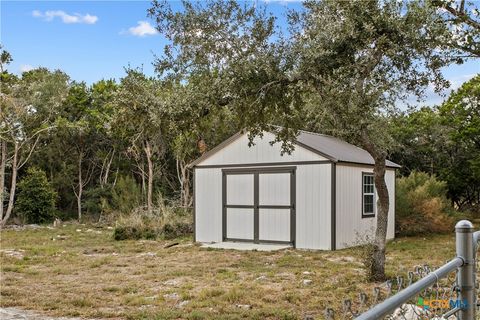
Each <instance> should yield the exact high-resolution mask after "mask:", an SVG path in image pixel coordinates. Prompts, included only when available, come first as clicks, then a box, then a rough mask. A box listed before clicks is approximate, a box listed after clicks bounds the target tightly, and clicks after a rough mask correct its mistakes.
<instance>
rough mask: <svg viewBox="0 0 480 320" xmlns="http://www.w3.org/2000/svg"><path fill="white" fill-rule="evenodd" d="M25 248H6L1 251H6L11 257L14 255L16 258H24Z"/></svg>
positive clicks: (0, 251)
mask: <svg viewBox="0 0 480 320" xmlns="http://www.w3.org/2000/svg"><path fill="white" fill-rule="evenodd" d="M24 252H25V250H20V249H19V250H17V249H4V250H0V253H4V254H5V255H7V256H9V257H13V258H16V259H23V256H24Z"/></svg>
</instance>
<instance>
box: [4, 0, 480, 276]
mask: <svg viewBox="0 0 480 320" xmlns="http://www.w3.org/2000/svg"><path fill="white" fill-rule="evenodd" d="M182 5H183V8H182V9H181V10H180V11H174V10H173V9H172V8H171V7H170V5H169V3H168V2H166V1H153V2H152V6H151V9H150V10H149V12H148V14H149V16H150V17H151V18H152V19H154V20H155V21H156V23H157V29H158V31H159V32H160V33H162V34H163V35H164V36H165V37H166V39H167V42H168V43H167V45H166V47H165V48H164V51H163V54H162V55H160V56H159V57H158V58H157V60H156V61H155V62H154V64H155V67H156V71H157V77H156V78H150V77H146V76H145V75H144V74H142V72H141V71H140V70H135V69H133V70H132V69H129V70H127V71H126V75H125V77H124V78H122V79H121V80H120V81H119V82H118V83H116V82H115V81H111V80H108V81H107V80H102V81H100V82H98V83H95V84H93V85H91V86H87V85H86V84H84V83H77V82H75V81H70V80H69V78H68V76H67V75H65V74H64V73H62V72H61V71H54V72H51V71H48V70H45V69H37V70H34V71H30V72H27V73H24V74H22V76H21V77H16V76H14V75H12V74H9V73H8V72H7V71H5V69H4V65H5V64H8V62H9V60H10V59H11V57H9V55H8V53H6V52H4V54H2V167H1V168H2V170H1V172H2V176H1V177H2V178H1V179H0V180H2V181H4V182H2V183H4V185H5V187H6V188H2V190H3V189H5V190H9V191H8V192H3V193H2V198H3V199H5V202H6V203H5V208H6V209H5V210H6V211H5V213H2V216H3V220H4V221H6V219H8V216H9V215H10V214H11V213H12V209H13V208H14V202H15V189H16V181H17V179H18V178H20V179H21V178H22V176H23V175H25V169H26V168H27V167H38V168H40V169H41V170H43V171H44V172H45V174H46V177H47V179H48V181H49V182H50V183H51V184H52V185H53V187H54V189H55V190H56V192H57V194H58V202H57V208H58V209H59V211H60V212H62V213H63V214H65V213H71V214H73V213H74V212H75V216H76V217H77V218H79V219H81V218H82V214H84V213H88V214H89V215H92V214H94V215H95V214H96V215H99V213H101V212H106V211H108V210H113V211H114V210H118V209H119V208H121V207H122V208H123V209H122V210H125V211H128V210H131V209H132V208H134V207H136V206H140V207H142V208H144V210H145V211H146V212H147V213H152V212H153V211H154V210H155V208H156V207H159V206H161V205H163V203H164V202H165V201H172V200H175V201H176V203H177V206H179V207H188V206H190V205H191V172H190V171H189V169H188V166H187V165H188V163H189V162H190V161H191V160H193V159H194V158H196V157H197V156H199V155H200V154H201V153H202V152H204V151H205V150H206V149H208V148H210V147H212V146H214V145H216V144H217V143H218V142H220V141H222V140H224V139H225V138H226V137H228V136H229V135H230V134H232V133H233V132H235V131H238V130H239V129H241V128H247V129H248V130H249V132H250V133H251V138H253V137H254V136H255V135H258V134H261V132H262V131H263V130H265V129H267V130H273V131H275V133H276V140H275V141H274V142H278V143H281V144H282V146H283V150H284V152H291V151H292V149H293V144H292V142H293V141H294V140H295V135H296V132H297V130H298V129H307V130H312V131H317V132H323V133H328V134H332V135H335V136H337V137H340V138H342V139H345V140H347V141H349V142H351V143H354V144H356V145H359V146H361V147H362V148H364V149H365V150H367V151H368V152H369V153H370V155H371V156H372V158H373V159H374V161H375V166H374V175H375V186H376V190H377V193H378V205H377V208H378V224H377V230H376V236H375V241H374V250H373V260H374V261H375V263H373V264H372V275H373V278H374V279H377V280H380V279H383V278H384V276H385V275H384V262H385V236H386V226H387V217H388V216H387V212H388V209H389V206H390V203H389V200H388V199H389V197H388V190H387V188H386V184H385V159H386V158H387V156H390V158H392V160H394V161H396V162H398V163H400V164H401V165H403V167H402V171H401V173H402V174H409V173H410V172H412V171H415V170H419V171H427V172H428V173H430V174H436V175H437V176H438V177H439V178H440V179H443V180H445V182H446V187H445V188H446V190H448V196H449V197H450V199H451V201H452V202H453V204H454V205H455V207H456V208H457V209H462V210H465V209H470V210H472V211H478V202H479V200H478V178H479V176H478V155H479V153H478V112H479V111H478V76H477V77H476V78H475V79H473V80H472V81H470V82H469V83H468V84H466V85H464V86H463V87H462V88H461V89H460V90H459V91H458V92H456V93H454V94H453V95H452V96H451V97H450V98H449V99H448V100H447V101H446V102H445V103H444V104H442V106H439V107H436V108H422V109H412V110H409V111H407V112H402V110H401V108H399V107H398V106H399V104H401V103H402V101H403V102H405V101H408V98H409V97H411V96H412V95H413V96H417V97H418V98H419V99H422V98H423V97H424V96H425V92H426V90H427V88H429V85H433V87H434V88H435V90H436V91H438V92H441V91H442V90H444V89H445V88H447V87H448V81H446V80H445V78H444V77H443V74H442V68H443V67H446V66H448V65H450V64H454V63H462V62H463V61H464V60H465V59H476V58H478V56H479V51H478V48H479V47H478V46H479V45H478V43H479V34H480V23H479V22H478V17H477V15H476V14H475V12H476V11H475V10H476V9H475V7H472V5H471V4H468V3H466V2H465V1H460V2H458V3H456V2H451V1H409V2H402V1H393V0H392V1H333V0H324V1H306V2H304V3H303V8H302V10H298V11H290V12H288V17H287V18H288V19H287V20H288V32H285V30H284V29H282V28H280V27H279V26H278V24H277V18H276V17H275V16H273V15H272V14H271V13H269V12H268V11H267V10H266V9H265V7H262V6H259V5H255V4H252V3H238V2H236V1H231V0H218V1H207V2H189V1H182ZM4 57H5V59H3V58H4ZM273 125H279V126H273ZM205 146H206V147H205ZM3 150H4V151H3ZM120 186H122V187H121V188H120ZM7 193H8V194H7ZM160 195H161V196H160ZM124 199H129V200H128V203H122V201H123V200H124ZM159 200H160V202H161V203H158V201H159ZM2 210H3V209H2Z"/></svg>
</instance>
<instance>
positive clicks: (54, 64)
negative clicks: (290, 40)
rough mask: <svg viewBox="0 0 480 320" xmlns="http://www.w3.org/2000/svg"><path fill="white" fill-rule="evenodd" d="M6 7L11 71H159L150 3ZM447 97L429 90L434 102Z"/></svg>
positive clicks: (276, 4)
mask: <svg viewBox="0 0 480 320" xmlns="http://www.w3.org/2000/svg"><path fill="white" fill-rule="evenodd" d="M266 3H267V5H268V8H269V10H270V11H271V12H273V13H274V14H275V15H277V16H279V17H281V18H280V20H281V21H282V20H283V21H284V19H283V18H282V14H283V13H284V12H285V9H286V8H295V7H299V6H301V4H300V3H298V2H296V1H292V0H279V1H272V0H270V1H267V2H266ZM173 5H174V6H176V5H178V2H173ZM0 6H1V7H0V9H1V25H0V27H1V29H0V37H1V38H0V42H1V43H2V44H3V45H4V47H5V49H7V50H8V51H9V52H10V53H11V54H12V56H13V59H14V61H13V63H12V64H11V66H10V67H9V70H10V71H11V72H13V73H16V74H20V73H21V72H22V71H25V70H28V69H31V68H35V67H38V66H43V67H47V68H50V69H61V70H63V71H65V72H66V73H67V74H69V75H70V77H71V78H72V79H73V80H77V81H85V82H87V83H89V84H90V83H93V82H95V81H98V80H100V79H103V78H107V79H108V78H116V79H119V78H120V77H122V76H123V74H124V67H126V66H128V65H130V66H132V67H143V70H144V72H145V73H146V74H149V75H153V74H154V68H153V66H152V62H153V60H154V54H160V53H161V52H162V49H163V46H164V44H165V39H163V38H162V36H161V35H159V34H156V33H155V31H154V29H153V28H152V25H153V22H152V21H151V20H150V19H149V18H147V16H146V10H147V9H148V8H149V7H150V2H149V1H4V0H2V1H1V4H0ZM477 73H480V63H479V62H478V60H477V61H469V62H467V63H465V64H463V65H460V66H451V67H449V68H447V69H445V70H444V74H445V76H446V78H447V79H449V80H450V81H451V83H452V87H453V88H457V87H458V86H459V85H460V84H461V83H463V82H464V81H467V80H468V79H470V78H471V77H473V76H474V75H475V74H477ZM441 101H442V98H441V97H439V96H438V95H436V94H433V93H432V92H430V93H429V94H428V99H427V103H428V104H435V103H440V102H441Z"/></svg>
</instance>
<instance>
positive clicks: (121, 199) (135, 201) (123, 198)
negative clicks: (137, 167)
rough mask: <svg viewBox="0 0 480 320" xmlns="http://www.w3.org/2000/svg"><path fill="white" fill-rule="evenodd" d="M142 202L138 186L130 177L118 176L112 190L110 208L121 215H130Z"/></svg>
mask: <svg viewBox="0 0 480 320" xmlns="http://www.w3.org/2000/svg"><path fill="white" fill-rule="evenodd" d="M141 200H142V192H141V190H140V186H139V185H138V184H137V183H136V181H135V180H134V179H133V178H132V177H130V176H120V177H119V178H118V180H117V183H116V184H115V187H114V188H113V189H112V197H111V203H110V205H111V208H112V209H113V210H115V211H118V212H119V213H122V214H127V213H130V212H131V211H132V210H133V209H134V208H136V207H138V206H139V205H140V203H141Z"/></svg>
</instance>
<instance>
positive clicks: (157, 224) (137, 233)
mask: <svg viewBox="0 0 480 320" xmlns="http://www.w3.org/2000/svg"><path fill="white" fill-rule="evenodd" d="M192 232H193V221H192V213H191V212H190V211H189V210H185V211H183V212H180V211H178V210H175V209H174V208H168V207H165V208H163V210H162V211H161V212H156V213H152V214H149V213H148V212H147V211H146V210H143V209H140V208H138V209H136V210H134V211H132V213H130V214H128V215H123V216H121V217H120V218H119V219H118V221H117V222H116V224H115V228H114V231H113V238H114V239H115V240H127V239H156V238H158V237H162V238H165V239H172V238H177V237H180V236H185V235H188V234H191V233H192Z"/></svg>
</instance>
